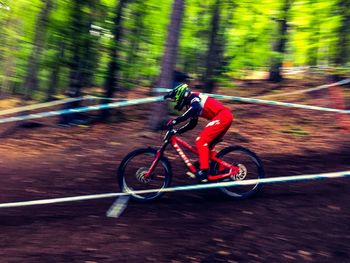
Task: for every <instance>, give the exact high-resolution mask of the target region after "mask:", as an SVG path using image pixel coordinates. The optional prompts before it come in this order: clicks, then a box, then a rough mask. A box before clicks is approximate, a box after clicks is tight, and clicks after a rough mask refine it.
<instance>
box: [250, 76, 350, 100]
mask: <svg viewBox="0 0 350 263" xmlns="http://www.w3.org/2000/svg"><path fill="white" fill-rule="evenodd" d="M348 83H350V79H343V80H341V81H338V82H335V83H331V84H325V85H321V86H317V87H314V88H309V89H303V90H296V91H292V92H286V93H280V94H271V95H263V96H257V97H252V98H265V97H269V98H273V97H284V96H290V95H295V94H301V93H306V92H311V91H316V90H321V89H326V88H330V87H334V86H341V85H345V84H348Z"/></svg>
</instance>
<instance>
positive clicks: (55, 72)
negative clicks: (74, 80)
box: [47, 40, 64, 101]
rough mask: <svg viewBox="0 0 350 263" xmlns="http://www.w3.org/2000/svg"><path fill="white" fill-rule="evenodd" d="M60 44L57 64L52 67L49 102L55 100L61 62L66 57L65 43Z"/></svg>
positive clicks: (48, 93) (48, 91)
mask: <svg viewBox="0 0 350 263" xmlns="http://www.w3.org/2000/svg"><path fill="white" fill-rule="evenodd" d="M58 43H59V45H58V46H59V49H60V50H59V52H57V55H56V59H55V63H54V64H53V67H52V72H51V77H50V81H49V88H48V90H47V100H48V101H51V100H53V97H54V95H55V94H56V89H57V85H58V81H59V74H60V68H61V62H62V60H63V56H64V41H63V40H61V41H60V42H58Z"/></svg>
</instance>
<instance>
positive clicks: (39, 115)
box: [0, 96, 163, 123]
mask: <svg viewBox="0 0 350 263" xmlns="http://www.w3.org/2000/svg"><path fill="white" fill-rule="evenodd" d="M162 100H163V96H158V97H149V98H142V99H134V100H127V101H118V102H113V103H106V104H98V105H93V106H86V107H79V108H73V109H64V110H57V111H48V112H43V113H34V114H29V115H22V116H16V117H8V118H2V119H0V123H8V122H14V121H23V120H32V119H39V118H44V117H52V116H58V115H64V114H71V113H79V112H87V111H93V110H102V109H110V108H118V107H123V106H130V105H136V104H144V103H150V102H156V101H162Z"/></svg>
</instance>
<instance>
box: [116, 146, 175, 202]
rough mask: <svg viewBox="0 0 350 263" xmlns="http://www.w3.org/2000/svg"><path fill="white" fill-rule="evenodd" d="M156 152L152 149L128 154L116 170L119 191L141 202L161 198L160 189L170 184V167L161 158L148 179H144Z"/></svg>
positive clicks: (164, 159)
mask: <svg viewBox="0 0 350 263" xmlns="http://www.w3.org/2000/svg"><path fill="white" fill-rule="evenodd" d="M156 153H157V151H156V150H155V149H152V148H145V149H138V150H135V151H133V152H131V153H129V154H128V155H127V156H126V157H125V158H124V159H123V161H122V162H121V164H120V166H119V169H118V183H119V187H120V189H121V191H123V192H127V193H130V196H131V198H132V199H134V200H136V201H141V202H147V201H152V200H155V199H157V198H159V197H161V195H162V194H163V193H162V191H161V190H162V189H163V188H165V187H168V186H169V185H170V182H171V167H170V163H169V161H168V159H166V158H165V157H164V156H162V157H161V158H160V160H159V162H158V163H157V165H156V166H155V167H154V170H153V172H152V174H151V176H150V177H145V174H146V173H147V171H148V170H149V168H150V166H151V164H152V162H153V161H154V159H155V157H156Z"/></svg>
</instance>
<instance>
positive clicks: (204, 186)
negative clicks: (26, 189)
mask: <svg viewBox="0 0 350 263" xmlns="http://www.w3.org/2000/svg"><path fill="white" fill-rule="evenodd" d="M349 176H350V170H349V171H343V172H334V173H323V174H311V175H295V176H283V177H274V178H263V179H253V180H243V181H231V182H220V183H211V184H196V185H184V186H175V187H169V188H163V189H149V190H138V191H133V192H124V193H105V194H94V195H82V196H73V197H63V198H52V199H42V200H34V201H23V202H13V203H3V204H0V208H10V207H23V206H33V205H46V204H55V203H64V202H73V201H84V200H92V199H102V198H111V197H119V196H130V195H133V194H134V195H140V194H150V193H158V192H177V191H189V190H201V189H211V188H219V187H235V186H243V185H254V184H257V183H259V184H270V183H279V182H292V181H307V180H318V179H330V178H340V177H349Z"/></svg>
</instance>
